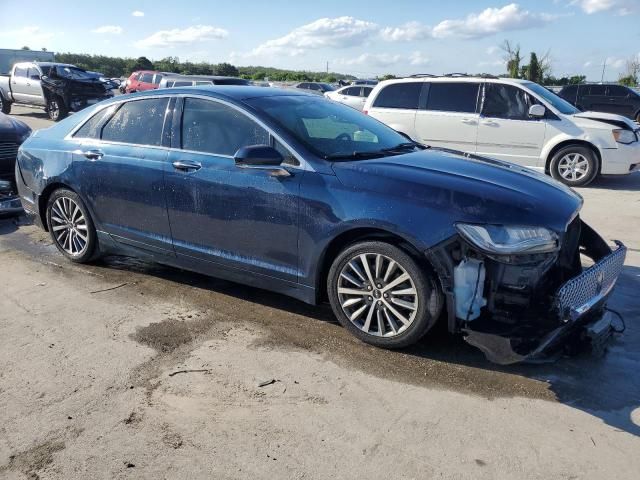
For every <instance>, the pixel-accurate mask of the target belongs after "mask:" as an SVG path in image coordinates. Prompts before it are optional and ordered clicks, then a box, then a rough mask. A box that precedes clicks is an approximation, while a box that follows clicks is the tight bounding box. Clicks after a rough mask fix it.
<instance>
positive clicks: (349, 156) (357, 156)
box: [324, 150, 385, 160]
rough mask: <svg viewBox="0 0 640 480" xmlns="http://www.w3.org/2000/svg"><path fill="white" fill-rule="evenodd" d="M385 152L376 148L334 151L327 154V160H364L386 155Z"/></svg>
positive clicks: (325, 157)
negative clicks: (369, 150)
mask: <svg viewBox="0 0 640 480" xmlns="http://www.w3.org/2000/svg"><path fill="white" fill-rule="evenodd" d="M384 153H385V152H383V151H381V150H376V151H373V152H358V151H355V152H349V153H347V152H345V153H332V154H330V155H325V156H324V159H325V160H362V159H367V158H380V157H384Z"/></svg>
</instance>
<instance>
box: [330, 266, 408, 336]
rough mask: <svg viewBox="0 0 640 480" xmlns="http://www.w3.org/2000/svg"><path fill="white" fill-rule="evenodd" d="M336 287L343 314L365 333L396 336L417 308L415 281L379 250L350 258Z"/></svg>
mask: <svg viewBox="0 0 640 480" xmlns="http://www.w3.org/2000/svg"><path fill="white" fill-rule="evenodd" d="M337 289H338V300H339V302H340V306H341V308H342V311H343V312H344V314H345V315H346V316H347V318H348V319H349V320H350V321H351V323H352V324H353V325H355V326H356V327H357V328H358V329H360V330H361V331H362V332H364V333H366V334H368V335H373V336H378V337H394V336H396V335H399V334H401V333H402V332H404V331H405V330H406V329H407V328H408V327H409V326H410V325H411V324H412V323H413V321H414V319H415V317H416V313H417V311H418V291H417V289H416V286H415V282H414V280H413V279H412V278H411V276H410V275H409V273H408V272H407V270H406V269H405V268H403V267H402V265H400V264H398V263H397V262H396V261H395V260H393V259H392V258H390V257H387V256H385V255H381V254H378V253H361V254H359V255H356V256H354V257H353V258H351V259H350V260H349V261H348V262H347V263H346V264H345V265H344V267H343V268H342V270H341V272H340V276H339V279H338V283H337Z"/></svg>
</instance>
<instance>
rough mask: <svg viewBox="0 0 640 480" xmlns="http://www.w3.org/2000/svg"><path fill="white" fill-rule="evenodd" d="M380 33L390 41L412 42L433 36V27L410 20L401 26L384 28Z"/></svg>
mask: <svg viewBox="0 0 640 480" xmlns="http://www.w3.org/2000/svg"><path fill="white" fill-rule="evenodd" d="M380 34H381V35H382V38H384V39H385V40H388V41H390V42H398V41H403V42H411V41H414V40H423V39H425V38H429V37H431V29H430V28H429V27H427V26H426V25H423V24H421V23H420V22H408V23H405V24H404V25H401V26H399V27H386V28H383V29H382V30H381V31H380Z"/></svg>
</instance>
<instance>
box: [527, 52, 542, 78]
mask: <svg viewBox="0 0 640 480" xmlns="http://www.w3.org/2000/svg"><path fill="white" fill-rule="evenodd" d="M525 78H526V79H527V80H531V81H532V82H536V83H542V69H541V68H540V62H538V56H537V55H536V52H531V57H529V65H527V70H526V76H525Z"/></svg>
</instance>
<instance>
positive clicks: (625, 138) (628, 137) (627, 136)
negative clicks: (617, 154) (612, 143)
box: [613, 128, 637, 145]
mask: <svg viewBox="0 0 640 480" xmlns="http://www.w3.org/2000/svg"><path fill="white" fill-rule="evenodd" d="M613 138H615V139H616V142H618V143H624V144H626V145H628V144H630V143H633V142H635V141H636V140H637V138H636V134H635V133H634V132H632V131H631V130H625V129H623V128H618V129H616V130H613Z"/></svg>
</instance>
